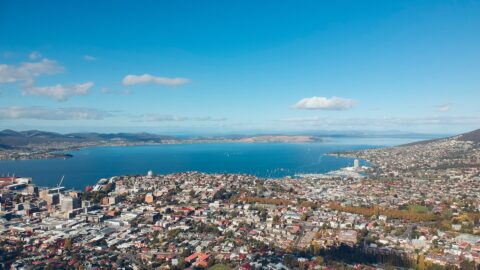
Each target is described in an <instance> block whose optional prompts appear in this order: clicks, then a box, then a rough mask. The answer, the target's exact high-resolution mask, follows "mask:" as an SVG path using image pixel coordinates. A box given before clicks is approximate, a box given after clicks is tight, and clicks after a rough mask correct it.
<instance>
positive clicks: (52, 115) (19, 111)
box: [0, 107, 113, 120]
mask: <svg viewBox="0 0 480 270" xmlns="http://www.w3.org/2000/svg"><path fill="white" fill-rule="evenodd" d="M111 116H113V115H112V114H111V113H109V112H105V111H102V110H98V109H93V108H45V107H3V108H0V120H15V119H36V120H102V119H104V118H105V117H111Z"/></svg>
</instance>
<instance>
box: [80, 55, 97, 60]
mask: <svg viewBox="0 0 480 270" xmlns="http://www.w3.org/2000/svg"><path fill="white" fill-rule="evenodd" d="M83 60H85V61H95V60H97V58H96V57H94V56H91V55H88V54H87V55H84V56H83Z"/></svg>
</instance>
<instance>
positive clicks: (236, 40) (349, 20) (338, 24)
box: [0, 0, 480, 133]
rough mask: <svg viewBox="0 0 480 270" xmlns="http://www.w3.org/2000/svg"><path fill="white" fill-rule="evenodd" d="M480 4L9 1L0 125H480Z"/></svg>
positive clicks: (2, 27) (183, 128)
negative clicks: (479, 32)
mask: <svg viewBox="0 0 480 270" xmlns="http://www.w3.org/2000/svg"><path fill="white" fill-rule="evenodd" d="M478 14H480V1H279V0H277V1H181V0H176V1H141V3H139V1H8V0H4V1H0V33H1V36H2V38H1V42H0V128H12V129H21V130H24V129H33V128H36V129H43V130H53V131H59V132H70V131H101V132H117V131H149V132H157V133H231V132H284V131H299V132H300V131H312V130H376V131H385V130H402V131H415V132H428V133H456V132H463V131H468V130H472V129H477V128H480V106H479V105H478V104H479V100H480V35H479V34H478V31H479V30H478V29H480V16H478Z"/></svg>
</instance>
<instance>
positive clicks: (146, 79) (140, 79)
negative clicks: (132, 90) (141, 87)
mask: <svg viewBox="0 0 480 270" xmlns="http://www.w3.org/2000/svg"><path fill="white" fill-rule="evenodd" d="M189 82H190V80H189V79H186V78H168V77H156V76H153V75H150V74H143V75H131V74H130V75H127V76H125V77H124V78H123V81H122V83H123V85H125V86H128V85H135V84H146V83H154V84H159V85H165V86H178V85H182V84H186V83H189Z"/></svg>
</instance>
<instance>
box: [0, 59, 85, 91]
mask: <svg viewBox="0 0 480 270" xmlns="http://www.w3.org/2000/svg"><path fill="white" fill-rule="evenodd" d="M39 57H41V55H40V54H39V53H37V52H32V53H31V54H30V58H31V59H36V58H39ZM64 70H65V68H64V67H63V66H62V65H60V64H58V62H57V61H54V60H50V59H47V58H43V59H42V60H41V61H36V62H23V63H20V64H19V65H5V64H0V83H20V84H21V86H22V95H25V96H45V97H48V98H51V99H54V100H57V101H66V100H68V99H69V98H70V97H72V96H83V95H87V94H88V93H89V92H90V89H91V88H92V87H93V85H94V84H93V82H85V83H79V84H73V85H62V84H56V85H51V86H35V80H36V78H37V77H39V76H42V75H54V74H57V73H61V72H63V71H64Z"/></svg>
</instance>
